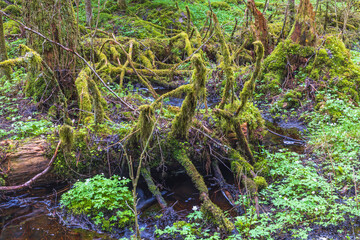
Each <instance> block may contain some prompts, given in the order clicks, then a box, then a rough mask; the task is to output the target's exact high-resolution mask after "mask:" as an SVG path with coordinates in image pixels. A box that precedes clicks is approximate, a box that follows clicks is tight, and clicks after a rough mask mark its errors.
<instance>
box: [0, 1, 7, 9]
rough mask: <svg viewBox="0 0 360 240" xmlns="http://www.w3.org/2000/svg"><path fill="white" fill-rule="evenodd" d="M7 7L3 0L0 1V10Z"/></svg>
mask: <svg viewBox="0 0 360 240" xmlns="http://www.w3.org/2000/svg"><path fill="white" fill-rule="evenodd" d="M7 6H8V4H7V3H6V2H5V1H3V0H1V1H0V8H6V7H7Z"/></svg>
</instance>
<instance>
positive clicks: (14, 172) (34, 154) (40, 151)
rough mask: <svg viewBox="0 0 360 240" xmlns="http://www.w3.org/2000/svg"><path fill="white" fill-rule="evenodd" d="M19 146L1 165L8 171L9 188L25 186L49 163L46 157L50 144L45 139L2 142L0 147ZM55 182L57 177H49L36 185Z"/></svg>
mask: <svg viewBox="0 0 360 240" xmlns="http://www.w3.org/2000/svg"><path fill="white" fill-rule="evenodd" d="M5 144H11V145H15V146H16V145H18V146H17V147H16V150H15V151H14V152H12V153H10V154H9V155H7V157H6V159H5V161H3V163H2V164H1V168H2V169H3V170H7V178H6V179H5V181H6V185H7V186H15V185H20V184H23V183H24V182H26V181H28V180H30V179H31V178H33V177H34V176H35V175H37V174H39V173H40V172H42V171H43V170H44V169H45V168H46V167H47V166H48V163H49V159H48V158H47V157H46V149H47V147H48V144H47V143H46V141H45V140H44V139H32V140H30V141H28V142H12V141H11V142H9V141H7V142H2V143H0V145H5ZM52 180H53V181H55V177H52V176H50V175H47V176H46V178H45V177H41V178H40V179H39V180H38V181H36V183H35V185H41V184H49V183H51V181H52Z"/></svg>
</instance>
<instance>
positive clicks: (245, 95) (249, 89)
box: [236, 41, 264, 115]
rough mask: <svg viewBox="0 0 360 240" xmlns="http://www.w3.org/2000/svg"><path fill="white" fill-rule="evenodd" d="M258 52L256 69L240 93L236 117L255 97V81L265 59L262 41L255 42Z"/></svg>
mask: <svg viewBox="0 0 360 240" xmlns="http://www.w3.org/2000/svg"><path fill="white" fill-rule="evenodd" d="M254 46H255V52H256V63H255V69H254V72H253V74H252V75H251V78H250V80H249V81H246V83H245V84H244V88H243V90H242V91H241V93H240V105H239V107H238V109H237V111H236V115H238V114H239V113H240V112H242V111H243V110H244V107H245V105H246V103H247V101H248V99H249V98H250V97H251V96H252V95H253V92H254V90H255V81H256V79H257V78H258V76H259V74H260V70H261V60H262V58H263V57H264V47H263V45H262V43H261V42H260V41H256V42H254Z"/></svg>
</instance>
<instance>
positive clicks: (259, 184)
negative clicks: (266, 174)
mask: <svg viewBox="0 0 360 240" xmlns="http://www.w3.org/2000/svg"><path fill="white" fill-rule="evenodd" d="M254 182H255V184H256V186H257V188H258V189H259V190H262V189H265V188H267V186H268V184H267V182H266V180H265V178H263V177H260V176H257V177H255V178H254Z"/></svg>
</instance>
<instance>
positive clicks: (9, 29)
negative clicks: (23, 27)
mask: <svg viewBox="0 0 360 240" xmlns="http://www.w3.org/2000/svg"><path fill="white" fill-rule="evenodd" d="M19 33H20V27H19V24H18V23H17V22H15V21H13V20H9V21H7V22H5V23H4V34H5V36H6V35H10V34H19Z"/></svg>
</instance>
